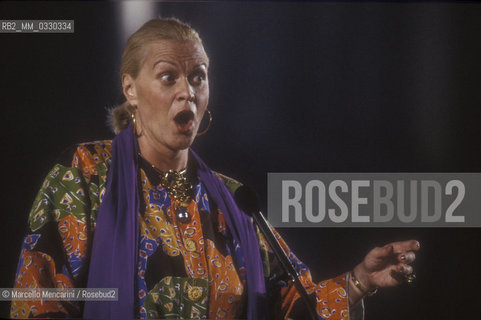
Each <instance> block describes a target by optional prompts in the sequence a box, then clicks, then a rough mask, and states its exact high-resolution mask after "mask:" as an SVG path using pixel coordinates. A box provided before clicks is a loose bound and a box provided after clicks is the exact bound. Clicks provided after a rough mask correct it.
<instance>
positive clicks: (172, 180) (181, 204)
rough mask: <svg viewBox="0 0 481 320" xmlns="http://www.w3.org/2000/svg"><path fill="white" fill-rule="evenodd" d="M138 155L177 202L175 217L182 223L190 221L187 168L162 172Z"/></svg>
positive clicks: (190, 186) (191, 189)
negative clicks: (157, 175)
mask: <svg viewBox="0 0 481 320" xmlns="http://www.w3.org/2000/svg"><path fill="white" fill-rule="evenodd" d="M139 156H140V157H141V158H142V159H144V160H145V161H146V162H147V163H148V164H149V165H150V166H151V167H152V169H154V170H155V171H156V172H157V173H158V174H159V178H160V184H161V185H162V187H163V188H164V189H165V190H166V191H167V193H168V194H169V195H171V196H172V197H173V198H174V199H175V200H176V202H177V208H176V209H175V213H176V215H177V219H178V220H179V221H180V222H182V223H188V222H189V221H190V215H189V212H188V211H187V208H188V206H189V204H190V203H191V202H192V192H193V189H194V188H193V186H192V184H191V183H190V182H189V181H188V180H187V175H186V173H187V168H184V169H182V170H180V171H175V170H172V169H170V170H169V171H167V172H163V171H162V170H160V169H159V168H157V167H156V166H154V165H153V164H151V163H150V162H149V161H147V159H145V158H144V157H143V156H142V155H141V154H140V153H139Z"/></svg>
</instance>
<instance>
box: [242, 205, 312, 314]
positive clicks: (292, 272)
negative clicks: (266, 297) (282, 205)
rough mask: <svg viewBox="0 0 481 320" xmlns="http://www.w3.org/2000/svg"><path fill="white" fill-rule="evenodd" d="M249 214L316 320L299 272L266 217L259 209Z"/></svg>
mask: <svg viewBox="0 0 481 320" xmlns="http://www.w3.org/2000/svg"><path fill="white" fill-rule="evenodd" d="M251 214H252V217H253V218H254V221H255V223H256V224H257V226H258V227H259V229H260V231H261V232H262V234H263V235H264V237H265V239H266V240H267V242H268V243H269V246H270V247H271V249H272V251H273V252H274V254H275V255H276V257H277V259H278V260H279V262H280V263H281V266H282V268H283V269H284V271H285V272H286V273H287V274H288V275H289V276H290V277H291V279H292V281H293V282H294V285H295V287H296V289H297V292H299V294H300V296H301V298H302V301H304V304H305V305H306V307H307V311H308V313H309V318H310V319H312V320H318V319H319V317H318V316H317V312H316V309H315V308H314V306H313V305H312V304H311V301H310V300H309V296H308V294H307V292H306V289H305V288H304V286H303V285H302V283H301V281H300V280H299V274H298V273H297V271H296V269H295V268H294V267H293V266H292V263H291V261H290V260H289V258H288V257H287V256H286V254H285V252H284V250H282V248H281V246H280V244H279V242H278V241H277V239H276V237H275V235H274V233H273V232H272V230H271V228H269V225H268V223H267V220H266V218H265V217H264V215H263V214H262V212H260V211H259V210H254V211H252V212H251Z"/></svg>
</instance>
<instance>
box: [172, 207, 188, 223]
mask: <svg viewBox="0 0 481 320" xmlns="http://www.w3.org/2000/svg"><path fill="white" fill-rule="evenodd" d="M175 211H176V214H177V220H179V221H180V222H182V223H189V222H190V214H189V212H187V207H184V206H178V207H177V209H176V210H175Z"/></svg>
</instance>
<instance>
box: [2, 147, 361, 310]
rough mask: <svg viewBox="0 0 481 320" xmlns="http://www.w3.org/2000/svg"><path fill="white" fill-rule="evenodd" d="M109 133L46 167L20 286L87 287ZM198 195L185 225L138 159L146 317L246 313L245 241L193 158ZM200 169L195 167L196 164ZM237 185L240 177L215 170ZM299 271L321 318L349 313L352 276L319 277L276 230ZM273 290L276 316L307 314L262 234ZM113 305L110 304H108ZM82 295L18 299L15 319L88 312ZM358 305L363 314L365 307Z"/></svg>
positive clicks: (141, 290) (141, 306)
mask: <svg viewBox="0 0 481 320" xmlns="http://www.w3.org/2000/svg"><path fill="white" fill-rule="evenodd" d="M110 157H111V141H107V140H106V141H96V142H90V143H84V144H80V145H78V146H77V147H76V149H75V150H74V151H73V156H72V152H70V154H69V155H67V159H68V160H67V161H60V163H58V164H56V165H55V166H54V167H53V169H52V170H51V171H50V173H49V174H48V175H47V177H46V179H45V181H44V183H43V185H42V187H41V189H40V191H39V193H38V195H37V197H36V199H35V201H34V204H33V207H32V210H31V212H30V216H29V220H28V221H29V228H30V233H29V234H28V235H27V236H26V237H25V239H24V241H23V244H22V248H21V253H20V259H19V263H18V267H17V272H16V279H15V285H14V286H15V288H84V287H86V283H87V274H88V265H89V263H88V262H89V252H90V249H91V240H92V239H93V232H94V230H95V222H96V218H97V214H98V211H99V207H100V204H101V203H102V198H103V195H104V193H105V186H106V177H107V171H108V169H109V165H110ZM188 168H189V172H188V174H190V176H189V177H190V180H191V181H192V182H193V185H194V190H195V199H194V201H192V202H191V205H190V206H189V208H188V211H189V213H190V214H191V216H192V219H191V221H190V222H188V223H181V222H179V221H177V218H176V216H175V214H173V212H175V207H176V205H177V204H176V201H175V200H174V199H171V198H170V196H169V195H168V194H167V192H166V191H165V189H164V188H163V187H162V186H161V184H160V179H159V177H158V173H157V172H156V171H155V169H154V168H152V166H151V165H149V163H147V162H146V161H145V160H142V159H141V160H140V170H139V171H140V172H139V175H140V180H141V185H142V195H143V204H142V205H141V210H140V211H141V212H139V225H140V243H139V258H138V273H137V281H138V282H137V283H138V317H139V318H142V319H146V318H162V319H164V318H189V319H190V318H209V319H224V318H226V319H232V318H237V319H238V318H243V317H245V311H246V309H247V308H246V301H247V300H246V297H245V294H244V291H245V290H244V287H245V284H246V281H245V280H246V279H245V268H244V264H243V261H242V259H241V258H240V257H239V255H238V249H239V245H238V244H237V243H235V241H233V240H232V237H231V236H230V234H229V231H228V230H227V229H226V225H225V221H224V218H223V215H222V212H220V210H218V208H216V206H215V204H214V203H212V202H209V198H208V196H207V193H206V191H205V188H204V186H203V185H202V183H200V182H199V181H198V179H197V176H196V174H195V165H191V164H189V165H188ZM190 168H194V169H190ZM217 175H218V177H219V179H221V180H222V181H223V182H224V183H225V185H226V186H227V187H228V188H229V189H230V190H231V191H232V192H234V191H235V189H236V188H237V187H238V186H240V183H239V182H237V181H235V180H233V179H231V178H228V177H226V176H223V175H221V174H217ZM274 233H275V235H276V237H277V238H278V240H279V242H280V244H281V246H282V247H283V249H284V250H285V252H286V253H287V255H288V257H289V259H290V260H291V262H292V263H293V265H294V266H295V268H296V269H297V271H298V273H299V275H300V279H301V281H302V283H303V285H304V286H305V288H306V290H307V292H308V293H309V294H310V296H311V298H312V300H313V301H315V302H316V308H317V313H318V314H319V316H320V318H321V319H348V318H349V306H348V292H347V287H346V279H347V275H346V274H343V275H340V276H338V277H336V278H334V279H330V280H326V281H321V282H319V283H314V282H313V281H312V279H311V274H310V271H309V269H308V268H307V267H306V266H305V265H304V264H303V263H302V262H301V261H300V260H299V259H298V258H297V257H296V256H295V255H294V253H293V252H292V251H291V250H290V249H289V247H288V246H287V245H286V243H285V242H284V240H283V239H282V238H281V237H280V236H279V234H278V233H277V232H276V231H275V230H274ZM258 240H259V247H260V250H261V256H262V259H263V265H264V275H265V281H266V289H267V293H268V297H267V298H268V304H269V305H268V310H269V317H270V318H272V319H288V318H293V319H301V318H303V316H302V314H303V312H305V308H304V306H303V302H302V301H301V300H300V299H299V295H298V293H297V291H296V289H295V288H294V286H293V284H292V282H291V280H290V279H289V277H288V276H287V275H286V274H285V273H284V272H283V271H282V269H281V268H280V265H279V264H278V263H277V259H275V257H274V255H273V253H272V252H271V250H270V248H269V246H268V244H267V243H266V241H265V239H264V237H263V236H262V235H261V234H260V233H259V232H258ZM105 303H108V302H105ZM82 308H83V304H82V302H78V301H42V300H37V301H34V300H29V301H20V300H17V301H13V302H12V305H11V311H10V314H11V317H12V318H29V317H65V316H66V317H71V318H81V317H82ZM358 309H360V311H359V310H357V311H356V313H357V316H354V315H353V312H351V313H352V314H351V319H352V318H354V317H355V318H358V317H361V318H362V308H358Z"/></svg>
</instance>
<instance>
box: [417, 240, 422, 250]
mask: <svg viewBox="0 0 481 320" xmlns="http://www.w3.org/2000/svg"><path fill="white" fill-rule="evenodd" d="M420 247H421V244H420V243H419V241H416V248H418V249H419V248H420Z"/></svg>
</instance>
